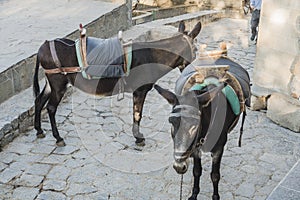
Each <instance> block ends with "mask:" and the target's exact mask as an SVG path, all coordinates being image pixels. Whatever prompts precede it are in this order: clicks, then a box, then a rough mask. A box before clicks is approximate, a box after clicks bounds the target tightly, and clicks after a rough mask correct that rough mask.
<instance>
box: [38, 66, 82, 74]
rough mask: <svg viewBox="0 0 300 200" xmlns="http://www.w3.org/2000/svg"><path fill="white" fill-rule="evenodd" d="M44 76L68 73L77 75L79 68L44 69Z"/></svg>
mask: <svg viewBox="0 0 300 200" xmlns="http://www.w3.org/2000/svg"><path fill="white" fill-rule="evenodd" d="M44 71H45V73H46V74H59V73H61V74H68V73H77V72H80V71H81V69H80V67H63V68H62V67H61V68H54V69H44Z"/></svg>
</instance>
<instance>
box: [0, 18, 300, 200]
mask: <svg viewBox="0 0 300 200" xmlns="http://www.w3.org/2000/svg"><path fill="white" fill-rule="evenodd" d="M247 27H248V21H247V20H238V19H222V20H219V21H217V22H214V23H210V24H208V25H206V26H204V27H203V31H202V32H201V33H200V36H199V37H198V43H199V44H200V43H207V44H208V47H207V48H208V49H216V48H217V47H218V44H219V42H221V41H225V42H227V43H228V46H229V50H228V51H229V56H230V57H232V58H233V59H235V60H236V61H238V62H239V63H240V64H242V65H243V66H244V67H245V68H246V69H247V70H248V71H249V73H250V74H252V70H253V63H254V58H255V50H256V49H255V48H256V46H255V45H253V44H250V45H249V44H248V36H249V33H248V28H247ZM178 76H179V71H178V70H174V71H172V72H171V73H169V74H167V75H166V76H165V77H163V78H162V79H161V80H159V81H158V84H159V85H162V86H164V87H169V88H170V89H171V88H174V81H175V80H176V78H177V77H178ZM131 96H132V95H131V94H125V99H123V100H122V101H119V102H118V101H117V96H113V97H105V98H99V97H93V96H89V95H86V94H84V93H82V92H80V91H78V90H76V89H73V94H72V95H71V97H70V98H67V99H66V100H64V101H65V103H64V104H62V105H60V107H59V109H58V114H57V122H58V125H59V126H58V128H59V130H60V132H61V135H62V136H63V137H64V139H65V142H66V143H67V146H66V147H56V146H55V140H54V139H53V137H52V136H51V131H50V124H49V122H48V118H45V119H44V120H43V127H44V129H45V130H46V132H47V137H46V138H44V139H36V136H35V131H34V130H29V131H28V132H26V133H25V134H24V135H23V136H20V137H18V138H16V139H15V140H14V141H13V142H12V143H10V144H9V145H7V146H6V147H5V148H4V149H3V151H2V152H0V199H72V200H77V199H80V200H81V199H179V191H180V190H179V188H180V179H181V177H180V176H179V175H177V174H176V172H175V171H174V170H173V168H172V141H171V138H170V134H169V129H170V125H169V124H168V122H167V116H168V113H169V111H170V106H169V105H168V104H167V102H166V101H165V100H162V98H161V97H159V95H158V94H157V93H156V91H154V90H152V91H150V92H149V94H148V96H147V99H146V102H145V108H144V115H143V120H142V125H141V130H142V132H143V133H144V135H145V137H146V146H145V147H143V148H138V147H136V146H135V145H134V138H133V136H132V135H131V121H132V118H131V117H132V111H131V107H132V100H131ZM239 127H240V126H239V125H238V126H237V128H236V129H234V131H233V132H232V133H231V134H230V135H229V141H228V143H227V145H226V151H225V153H224V157H223V160H222V166H221V181H220V195H221V198H222V199H228V200H232V199H236V200H244V199H251V200H252V199H255V200H260V199H266V198H267V196H268V195H269V194H270V193H271V192H272V190H273V189H274V188H275V187H276V185H277V184H278V183H279V182H280V180H282V178H283V177H284V176H285V174H286V173H287V172H288V171H289V170H290V168H291V167H292V166H293V165H294V164H295V163H296V161H297V160H298V159H299V158H300V149H299V146H300V142H299V141H300V140H299V135H297V134H296V133H293V132H291V131H289V130H287V129H284V128H281V127H279V126H277V125H276V124H274V123H272V122H271V121H270V120H269V119H267V118H266V115H265V113H264V112H255V111H250V110H249V111H248V116H247V118H246V122H245V127H244V138H243V141H242V148H239V147H237V142H238V129H239ZM210 165H211V164H210V155H209V154H204V155H203V169H204V171H203V175H202V177H201V192H200V195H199V198H198V199H210V198H211V194H212V183H211V181H210V178H209V174H210ZM191 169H192V167H190V168H189V171H188V172H187V173H186V174H185V175H184V177H183V197H184V199H186V198H187V197H188V196H189V195H190V194H191V189H192V170H191Z"/></svg>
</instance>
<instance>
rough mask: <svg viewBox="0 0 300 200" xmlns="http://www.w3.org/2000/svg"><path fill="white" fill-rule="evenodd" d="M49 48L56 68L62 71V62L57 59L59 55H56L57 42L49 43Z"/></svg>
mask: <svg viewBox="0 0 300 200" xmlns="http://www.w3.org/2000/svg"><path fill="white" fill-rule="evenodd" d="M49 46H50V52H51V56H52V59H53V62H54V63H55V66H56V67H58V68H59V69H60V68H61V63H60V61H59V59H58V57H57V54H56V49H55V41H54V40H51V41H49Z"/></svg>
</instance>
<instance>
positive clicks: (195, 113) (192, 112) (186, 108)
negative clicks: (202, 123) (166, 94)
mask: <svg viewBox="0 0 300 200" xmlns="http://www.w3.org/2000/svg"><path fill="white" fill-rule="evenodd" d="M175 110H180V112H171V114H170V117H187V118H194V119H197V120H200V116H201V111H200V110H199V109H198V108H196V107H194V106H190V105H175V106H174V107H173V111H175Z"/></svg>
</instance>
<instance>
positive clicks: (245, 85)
mask: <svg viewBox="0 0 300 200" xmlns="http://www.w3.org/2000/svg"><path fill="white" fill-rule="evenodd" d="M218 65H229V66H230V68H229V70H228V71H229V72H230V73H231V74H232V75H233V76H234V77H235V78H236V79H237V81H238V83H239V84H240V86H241V88H242V92H243V96H244V98H245V105H246V106H248V107H249V106H250V96H251V94H250V77H249V75H248V72H247V71H246V70H245V69H244V68H243V67H242V66H240V65H239V64H237V63H235V62H234V61H232V60H230V59H229V58H227V57H218V58H215V59H212V58H209V59H196V60H195V61H193V62H192V63H191V64H190V65H189V66H187V67H186V68H185V69H184V70H183V72H182V73H181V75H180V77H179V78H178V80H177V82H176V86H175V93H176V94H179V95H181V94H182V92H183V91H184V89H185V88H184V86H185V83H186V82H187V81H188V79H189V78H190V77H191V76H192V75H194V74H195V73H197V71H196V69H195V67H196V66H218ZM204 84H205V83H204ZM223 93H225V96H226V98H227V100H228V101H229V103H230V104H231V107H232V108H233V110H234V112H235V114H239V111H240V110H239V109H240V107H239V99H238V97H237V95H236V94H235V92H234V90H233V89H232V88H231V89H230V88H228V87H226V88H224V91H223Z"/></svg>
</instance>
